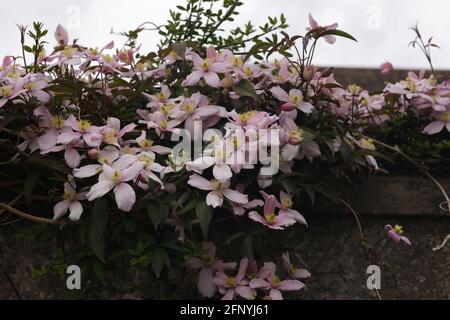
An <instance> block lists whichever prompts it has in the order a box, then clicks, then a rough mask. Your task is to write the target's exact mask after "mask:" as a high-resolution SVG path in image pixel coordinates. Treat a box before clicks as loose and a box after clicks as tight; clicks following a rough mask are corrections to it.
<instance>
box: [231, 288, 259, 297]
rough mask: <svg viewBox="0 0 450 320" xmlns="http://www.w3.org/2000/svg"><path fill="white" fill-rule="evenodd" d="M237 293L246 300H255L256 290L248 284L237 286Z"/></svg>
mask: <svg viewBox="0 0 450 320" xmlns="http://www.w3.org/2000/svg"><path fill="white" fill-rule="evenodd" d="M235 290H236V293H237V294H238V295H239V296H241V297H242V298H244V299H246V300H255V298H256V291H255V290H253V289H251V288H249V287H247V286H237V287H236V289H235Z"/></svg>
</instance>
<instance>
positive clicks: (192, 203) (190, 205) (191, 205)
mask: <svg viewBox="0 0 450 320" xmlns="http://www.w3.org/2000/svg"><path fill="white" fill-rule="evenodd" d="M200 201H201V200H199V199H194V200H191V201H189V202H188V204H186V205H185V206H184V207H183V209H181V210H180V211H177V213H176V214H177V216H181V215H182V214H184V213H186V212H188V211H190V210H192V209H194V208H195V207H196V206H197V205H198V203H199V202H200Z"/></svg>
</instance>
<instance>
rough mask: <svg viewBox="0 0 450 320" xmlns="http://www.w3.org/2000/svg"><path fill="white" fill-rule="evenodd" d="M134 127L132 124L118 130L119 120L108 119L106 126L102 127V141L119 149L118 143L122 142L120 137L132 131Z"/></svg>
mask: <svg viewBox="0 0 450 320" xmlns="http://www.w3.org/2000/svg"><path fill="white" fill-rule="evenodd" d="M134 128H136V125H135V124H134V123H130V124H128V125H126V126H125V127H123V128H122V129H120V120H119V119H117V118H112V117H110V118H108V120H107V125H106V126H104V127H103V129H102V133H103V141H104V142H105V143H107V144H111V145H114V146H116V147H118V148H120V142H122V139H121V138H122V137H123V136H124V135H125V134H126V133H128V132H131V131H133V130H134Z"/></svg>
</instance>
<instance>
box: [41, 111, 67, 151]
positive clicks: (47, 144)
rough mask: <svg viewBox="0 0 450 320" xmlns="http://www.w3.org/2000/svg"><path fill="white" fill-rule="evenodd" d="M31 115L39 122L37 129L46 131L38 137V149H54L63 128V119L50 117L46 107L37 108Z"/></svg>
mask: <svg viewBox="0 0 450 320" xmlns="http://www.w3.org/2000/svg"><path fill="white" fill-rule="evenodd" d="M33 114H34V116H35V117H36V118H37V119H38V121H39V127H41V128H42V129H46V131H45V133H44V134H42V135H41V136H39V139H38V144H39V149H41V150H47V149H50V148H52V147H54V146H55V145H56V143H57V142H58V137H59V134H60V133H61V130H62V129H63V127H64V118H62V117H61V116H52V115H51V114H50V111H48V109H47V108H46V107H37V108H36V109H34V111H33Z"/></svg>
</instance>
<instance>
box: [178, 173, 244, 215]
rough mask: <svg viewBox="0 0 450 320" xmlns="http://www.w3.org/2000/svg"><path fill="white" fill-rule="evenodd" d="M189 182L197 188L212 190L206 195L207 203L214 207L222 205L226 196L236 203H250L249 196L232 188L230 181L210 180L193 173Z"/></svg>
mask: <svg viewBox="0 0 450 320" xmlns="http://www.w3.org/2000/svg"><path fill="white" fill-rule="evenodd" d="M187 183H188V184H189V185H191V186H193V187H195V188H197V189H200V190H205V191H210V192H209V193H208V195H207V196H206V203H207V204H208V205H209V206H212V207H213V208H216V207H221V206H222V204H223V198H224V197H225V198H227V199H228V200H230V201H233V202H235V203H240V204H246V203H248V196H247V195H245V194H242V193H240V192H239V191H236V190H232V189H230V182H229V181H220V180H212V181H209V180H206V179H205V178H203V177H202V176H200V175H198V174H193V175H191V176H190V177H189V180H188V182H187Z"/></svg>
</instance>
